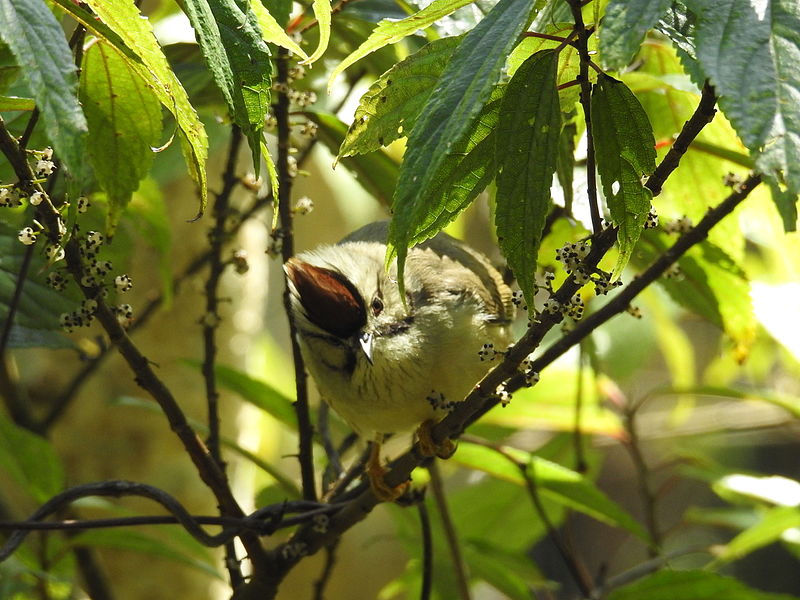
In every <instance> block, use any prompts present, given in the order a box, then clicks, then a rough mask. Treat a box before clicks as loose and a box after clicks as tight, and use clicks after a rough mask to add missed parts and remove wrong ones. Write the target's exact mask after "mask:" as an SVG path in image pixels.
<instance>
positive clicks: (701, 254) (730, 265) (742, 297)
mask: <svg viewBox="0 0 800 600" xmlns="http://www.w3.org/2000/svg"><path fill="white" fill-rule="evenodd" d="M642 242H643V243H641V244H639V246H638V247H637V251H636V254H637V259H636V262H637V264H640V265H642V266H644V265H645V264H650V263H652V262H653V261H654V260H655V258H656V257H657V256H660V255H661V254H663V253H664V252H665V251H666V249H667V247H668V243H667V239H666V237H665V236H662V235H658V234H655V233H652V232H650V231H648V232H646V233H645V235H644V236H643V238H642ZM678 267H679V269H680V271H679V274H678V275H677V276H676V277H670V278H668V277H662V278H660V279H659V280H658V283H659V284H660V285H661V286H662V287H663V288H664V289H665V290H666V291H667V293H668V294H669V295H670V296H671V297H672V299H673V300H675V301H676V302H677V303H678V304H680V305H681V306H683V307H684V308H687V309H688V310H690V311H692V312H694V313H695V314H697V315H699V316H701V317H703V318H705V319H707V320H708V321H710V322H711V323H713V324H715V325H716V326H717V327H719V328H720V329H722V330H723V331H724V332H725V333H726V334H727V335H728V337H730V338H731V340H732V341H733V342H734V344H735V347H734V354H735V356H736V358H737V360H739V361H742V360H744V359H745V357H746V356H747V354H748V352H749V349H750V346H751V345H752V343H753V340H754V339H755V331H756V319H755V314H754V313H753V303H752V300H751V298H750V284H749V282H748V280H747V277H746V275H745V273H744V272H743V271H742V269H741V267H739V266H738V265H737V264H736V263H735V262H734V260H733V259H732V258H731V257H730V256H729V255H728V254H726V253H725V252H724V251H723V250H721V249H720V248H719V247H717V246H715V245H714V244H711V243H710V242H708V241H704V242H701V243H700V244H697V245H696V246H694V247H693V248H691V249H690V250H689V251H688V252H687V253H686V254H684V255H683V256H682V257H681V258H680V259H679V260H678Z"/></svg>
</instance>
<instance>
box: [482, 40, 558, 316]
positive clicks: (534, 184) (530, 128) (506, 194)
mask: <svg viewBox="0 0 800 600" xmlns="http://www.w3.org/2000/svg"><path fill="white" fill-rule="evenodd" d="M557 66H558V53H557V52H555V51H554V50H542V51H541V52H537V53H536V54H534V55H533V56H531V57H530V58H529V59H528V60H526V61H525V62H524V63H523V64H522V65H521V66H520V67H519V69H517V71H516V73H514V77H513V78H512V79H511V81H509V83H508V85H507V87H506V93H505V96H504V97H503V102H502V104H501V105H500V121H499V124H498V126H497V133H496V135H495V157H496V160H497V167H498V169H499V170H500V173H499V174H498V176H497V196H496V203H497V208H496V210H495V226H496V227H497V241H498V244H499V245H500V249H501V250H502V251H503V255H504V256H505V257H506V260H507V261H508V265H509V266H510V267H511V270H512V271H513V272H514V275H515V277H516V279H517V282H518V283H519V287H520V289H521V290H522V293H523V294H524V295H525V301H526V302H527V303H528V306H533V297H534V296H535V295H536V256H537V254H538V252H539V242H540V241H541V238H542V229H543V228H544V222H545V219H546V217H547V213H548V211H549V210H550V205H551V204H552V203H551V200H550V187H551V185H552V183H553V173H555V170H556V161H557V160H558V151H559V138H560V136H561V109H560V106H559V102H558V90H556V67H557Z"/></svg>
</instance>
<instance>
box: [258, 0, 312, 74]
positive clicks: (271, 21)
mask: <svg viewBox="0 0 800 600" xmlns="http://www.w3.org/2000/svg"><path fill="white" fill-rule="evenodd" d="M250 9H251V10H252V11H253V14H254V15H255V17H256V21H257V22H258V28H259V29H260V30H261V35H262V36H263V38H264V40H265V41H267V42H269V43H271V44H275V45H276V46H281V47H282V48H286V49H287V50H290V51H291V52H294V53H295V54H296V55H297V56H299V57H300V58H302V59H304V60H305V59H308V54H306V53H305V51H304V50H303V49H302V48H301V47H300V46H299V45H298V44H297V43H296V42H295V41H294V40H293V39H292V38H290V37H289V36H288V34H287V33H286V32H285V31H284V30H283V27H281V26H280V25H279V24H278V21H276V20H275V17H273V16H272V15H271V14H270V12H269V11H268V10H267V9H266V8H265V7H264V5H263V4H261V0H252V1H251V2H250Z"/></svg>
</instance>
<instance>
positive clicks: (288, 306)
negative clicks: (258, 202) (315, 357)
mask: <svg viewBox="0 0 800 600" xmlns="http://www.w3.org/2000/svg"><path fill="white" fill-rule="evenodd" d="M276 62H277V66H278V77H277V81H278V83H281V82H283V83H286V81H288V78H289V74H288V73H289V51H288V50H286V49H285V48H279V49H278V58H277V61H276ZM274 112H275V120H276V121H277V128H278V160H277V164H276V166H277V170H278V181H279V184H280V188H279V190H278V213H279V215H280V227H281V257H282V258H283V262H284V263H285V262H286V261H288V260H289V259H290V258H291V257H292V256H294V228H293V226H292V223H293V220H294V215H293V213H292V205H291V202H292V176H291V175H290V174H289V150H290V147H289V134H290V129H289V96H288V95H287V94H286V93H285V92H280V93H279V94H278V101H277V103H276V104H275V105H274ZM283 306H284V309H285V311H286V317H287V319H288V320H289V336H290V339H291V344H292V358H293V359H294V376H295V390H296V394H297V396H296V399H295V402H294V410H295V413H296V414H297V431H298V438H299V439H298V453H297V454H298V460H299V461H300V479H301V481H302V483H303V497H304V498H305V499H306V500H316V498H317V491H316V485H315V482H314V445H313V438H314V427H313V425H312V424H311V414H310V411H309V406H308V375H307V374H306V368H305V364H304V362H303V355H302V354H301V353H300V344H299V343H298V341H297V326H296V325H295V322H294V316H293V313H292V301H291V294H290V292H289V281H288V279H287V278H286V277H284V290H283Z"/></svg>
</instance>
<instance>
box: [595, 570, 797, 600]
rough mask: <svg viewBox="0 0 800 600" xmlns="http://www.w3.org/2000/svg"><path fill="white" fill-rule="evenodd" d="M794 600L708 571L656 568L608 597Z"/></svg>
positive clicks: (611, 599) (623, 599) (634, 599)
mask: <svg viewBox="0 0 800 600" xmlns="http://www.w3.org/2000/svg"><path fill="white" fill-rule="evenodd" d="M643 598H647V600H721V599H722V598H724V599H725V600H796V598H795V596H789V595H788V594H770V593H767V592H762V591H760V590H754V589H753V588H749V587H747V586H746V585H744V584H743V583H741V582H739V581H737V580H736V579H733V578H732V577H725V576H723V575H717V574H716V573H710V572H709V571H668V570H663V571H658V572H656V573H653V574H652V575H649V576H647V577H645V578H644V579H640V580H639V581H636V582H634V583H631V584H628V585H626V586H624V587H621V588H618V589H616V590H614V591H613V592H611V594H609V595H608V600H642V599H643Z"/></svg>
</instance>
